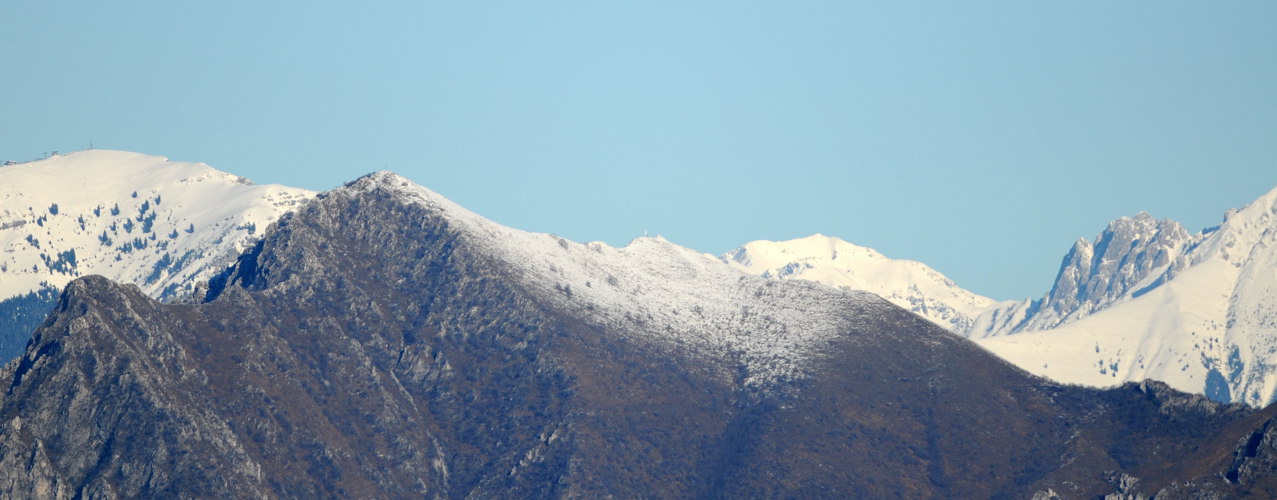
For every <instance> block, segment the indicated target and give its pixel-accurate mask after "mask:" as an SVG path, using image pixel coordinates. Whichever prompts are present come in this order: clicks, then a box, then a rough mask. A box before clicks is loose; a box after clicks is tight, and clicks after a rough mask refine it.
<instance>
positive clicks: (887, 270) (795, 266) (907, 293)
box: [722, 234, 994, 332]
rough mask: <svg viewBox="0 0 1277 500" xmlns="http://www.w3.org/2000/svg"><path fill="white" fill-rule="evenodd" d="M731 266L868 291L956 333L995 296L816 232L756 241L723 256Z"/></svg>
mask: <svg viewBox="0 0 1277 500" xmlns="http://www.w3.org/2000/svg"><path fill="white" fill-rule="evenodd" d="M722 261H723V262H726V263H727V264H728V265H731V266H732V267H735V268H737V269H740V270H742V271H744V272H747V273H750V274H756V275H760V276H764V277H768V278H780V279H788V278H797V279H803V280H809V281H816V282H819V283H823V284H825V285H829V286H833V287H836V288H842V289H851V290H864V291H868V292H872V293H875V294H878V295H880V296H882V297H883V298H885V299H887V300H889V301H891V302H892V303H895V304H896V305H898V306H901V307H903V308H905V309H908V310H910V311H913V312H914V313H917V314H919V315H921V316H923V317H925V318H927V319H929V320H931V321H932V322H934V323H936V324H938V325H940V326H943V327H945V328H948V329H950V330H952V331H955V332H965V331H966V330H967V329H968V328H969V327H970V325H971V321H972V318H974V317H975V316H976V314H978V313H979V312H980V311H981V310H982V309H984V308H987V307H989V306H991V305H993V304H994V301H993V299H990V298H988V297H983V296H980V295H976V294H974V293H971V292H970V291H967V290H965V289H962V288H961V287H959V286H957V285H956V284H955V283H954V282H953V281H951V280H949V279H948V278H946V277H945V276H944V275H942V274H940V273H939V272H937V271H936V270H934V269H931V268H930V267H927V266H926V265H925V264H922V263H920V262H915V261H911V260H897V259H891V258H888V257H886V256H884V255H883V254H881V253H879V252H878V251H877V250H874V249H872V248H868V247H862V246H859V245H854V244H852V243H848V242H846V241H843V240H842V239H839V238H836V237H832V236H825V235H823V234H814V235H811V236H807V237H805V238H798V239H794V240H789V241H765V240H760V241H753V242H750V243H747V244H745V245H744V246H742V247H740V248H738V249H736V250H733V251H731V252H728V253H726V254H724V255H723V256H722Z"/></svg>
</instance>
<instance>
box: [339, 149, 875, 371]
mask: <svg viewBox="0 0 1277 500" xmlns="http://www.w3.org/2000/svg"><path fill="white" fill-rule="evenodd" d="M378 187H382V188H386V189H388V190H390V191H391V192H393V193H395V194H396V196H399V197H402V199H404V200H406V201H409V202H412V203H419V204H422V205H425V206H429V207H431V208H433V209H435V210H437V211H438V212H439V213H442V214H444V215H445V216H446V217H447V218H448V219H449V220H450V223H451V224H452V225H453V227H455V228H458V229H459V230H460V231H461V232H462V234H463V235H464V237H466V238H468V240H469V241H470V242H471V243H472V244H473V245H474V246H475V247H478V248H482V249H484V250H486V251H487V252H489V253H490V254H491V255H492V256H494V257H496V258H499V259H501V260H502V261H505V262H508V263H510V264H512V265H514V266H516V269H518V271H519V272H520V273H521V275H522V276H521V277H520V278H521V280H522V282H523V284H524V285H525V286H527V287H528V288H530V289H532V290H535V291H536V294H537V295H538V296H540V297H544V298H547V299H548V300H552V301H555V302H556V303H557V304H558V305H560V306H562V307H565V308H569V309H577V310H578V311H579V312H581V313H582V315H581V316H582V317H588V318H592V319H593V321H595V322H597V323H598V324H599V325H601V326H605V327H609V328H611V329H613V330H615V331H637V332H646V333H648V334H650V335H651V338H649V339H648V340H649V341H655V342H660V343H662V345H670V344H673V345H678V346H681V347H683V348H686V349H687V351H688V352H691V353H693V354H699V355H709V356H713V357H716V358H719V359H723V358H724V357H739V358H740V360H741V361H743V362H744V363H745V365H746V366H747V367H748V368H749V373H748V375H747V378H746V381H745V383H746V384H747V385H748V386H751V387H765V386H767V385H768V384H770V383H773V382H776V381H782V380H792V379H796V378H801V377H803V376H804V373H805V369H806V367H807V366H809V365H808V364H807V362H808V361H810V360H811V359H812V358H813V357H816V356H819V355H820V352H821V347H822V345H823V344H824V342H823V341H825V340H828V339H831V338H833V337H834V336H836V335H839V334H841V333H843V332H845V331H846V330H845V328H846V325H847V324H848V321H849V319H848V316H849V315H852V314H863V313H865V312H866V311H885V310H887V309H889V308H891V306H890V305H888V304H887V303H886V302H885V301H882V300H881V299H880V298H878V297H876V296H873V295H872V294H868V293H863V292H847V291H840V290H836V289H834V288H830V287H825V286H821V285H817V284H801V283H780V282H777V281H774V280H767V279H763V278H760V277H758V276H751V275H748V274H745V273H742V272H740V271H737V270H735V269H732V268H731V267H728V266H726V265H724V264H723V263H722V262H721V261H719V259H718V258H717V257H714V256H712V255H709V254H704V253H700V252H696V251H694V250H690V249H687V248H684V247H681V246H678V245H675V244H672V243H670V242H668V241H666V240H665V239H663V238H661V237H651V238H649V237H644V238H637V239H635V240H634V241H632V242H631V243H630V244H629V245H626V246H624V247H621V248H614V247H611V246H609V245H606V244H604V243H601V242H592V243H584V244H583V243H576V242H573V241H569V240H566V239H564V238H561V237H558V236H555V235H551V234H543V233H529V232H525V231H520V230H517V229H512V228H508V227H505V226H501V225H499V224H497V223H495V222H492V221H490V220H488V219H485V218H483V217H481V216H479V215H476V214H474V213H473V212H470V211H469V210H467V209H465V208H462V207H461V206H459V205H457V204H455V203H453V202H452V201H450V200H448V199H447V198H444V197H443V196H440V195H438V194H436V193H434V192H432V191H430V190H428V189H426V188H424V187H421V186H419V185H417V184H415V183H412V182H411V181H409V180H407V179H405V178H403V177H401V176H399V175H397V174H393V173H390V172H379V173H376V174H372V175H370V176H367V177H365V178H363V179H361V180H359V181H356V182H354V183H352V184H351V185H350V188H351V189H355V190H372V189H376V188H378Z"/></svg>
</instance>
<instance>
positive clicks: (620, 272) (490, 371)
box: [0, 172, 1277, 499]
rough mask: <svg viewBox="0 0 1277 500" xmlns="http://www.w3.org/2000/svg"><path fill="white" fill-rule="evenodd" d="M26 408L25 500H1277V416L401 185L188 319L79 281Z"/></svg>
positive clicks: (842, 295)
mask: <svg viewBox="0 0 1277 500" xmlns="http://www.w3.org/2000/svg"><path fill="white" fill-rule="evenodd" d="M1145 295H1147V294H1145ZM1115 307H1116V306H1115ZM0 386H3V387H6V388H7V389H6V391H5V392H4V393H3V395H0V476H2V477H0V495H3V496H5V497H42V498H118V497H160V496H162V497H179V498H182V497H193V496H200V497H236V498H242V497H254V498H274V497H307V498H311V497H361V498H367V497H379V498H383V497H436V498H454V497H457V498H459V497H480V498H486V497H521V498H546V497H565V498H584V497H588V498H601V497H698V498H701V497H704V498H739V497H751V498H752V497H860V498H865V497H868V498H887V497H891V498H902V497H908V498H919V497H984V498H1035V499H1047V498H1095V497H1099V496H1103V495H1114V496H1115V497H1123V498H1137V497H1140V496H1147V495H1149V494H1156V495H1157V498H1232V497H1255V498H1271V497H1273V496H1274V495H1277V476H1274V475H1273V474H1271V471H1272V470H1273V469H1274V467H1277V418H1275V416H1274V414H1275V413H1277V407H1273V408H1268V409H1264V410H1256V409H1254V408H1251V407H1248V406H1245V405H1241V404H1222V403H1218V402H1212V401H1210V400H1208V399H1206V398H1204V397H1201V396H1194V395H1190V394H1184V393H1181V392H1178V391H1175V390H1173V389H1171V388H1169V387H1167V386H1165V385H1164V384H1160V383H1156V382H1145V383H1139V384H1135V383H1132V384H1126V385H1123V386H1120V387H1117V388H1114V389H1107V390H1102V389H1093V388H1085V387H1078V386H1070V385H1061V384H1058V383H1054V382H1050V381H1048V380H1045V379H1042V378H1039V377H1036V376H1034V375H1031V374H1029V373H1027V372H1025V371H1023V370H1021V369H1019V368H1017V367H1015V366H1013V365H1011V364H1009V363H1007V362H1005V361H1003V360H1002V359H1000V358H998V357H996V356H994V355H993V354H991V353H990V352H988V351H987V350H985V349H983V348H981V347H979V346H977V345H976V344H974V343H972V342H971V341H970V340H968V339H964V338H962V337H960V336H958V335H955V334H953V333H951V332H950V331H948V330H946V329H944V328H941V327H939V326H937V325H935V324H933V323H932V322H931V321H929V320H927V319H923V318H921V317H919V316H917V315H915V314H912V313H910V312H909V311H907V310H905V309H903V308H901V307H898V306H896V305H894V304H893V303H892V302H889V301H887V300H884V299H883V298H881V297H879V296H878V295H875V294H873V293H869V292H865V291H857V290H840V289H838V288H834V287H828V286H824V285H820V284H817V283H810V282H805V281H801V280H776V279H769V278H764V277H761V276H755V275H750V274H747V273H744V272H741V271H740V270H738V269H733V268H732V266H729V265H724V263H723V262H722V260H720V259H719V258H718V257H715V256H710V255H705V254H701V253H699V252H695V251H692V250H688V249H685V248H682V247H679V246H677V245H674V244H672V243H669V242H667V241H664V240H662V239H660V238H640V239H637V240H635V241H634V242H632V243H630V244H629V245H627V246H625V247H620V248H614V247H611V246H608V245H605V244H602V243H577V242H573V241H569V240H566V239H564V238H561V237H557V236H554V235H549V234H535V233H526V232H523V231H519V230H515V229H512V228H507V227H503V226H500V225H497V224H495V223H492V222H491V221H488V220H487V219H484V218H482V217H480V216H478V215H476V214H474V213H472V212H469V211H468V210H466V209H464V208H462V207H460V206H457V205H456V204H454V203H452V202H451V201H449V200H447V199H446V198H444V197H442V196H439V195H438V194H436V193H433V192H431V191H429V190H427V189H425V188H423V187H421V186H418V185H416V184H413V183H412V182H411V181H409V180H407V179H404V178H403V177H400V176H397V175H395V174H391V173H386V172H382V173H377V174H372V175H369V176H365V177H362V178H360V179H358V180H356V181H353V182H351V183H350V184H347V185H345V186H343V187H341V188H338V189H336V190H333V191H330V192H327V193H323V194H320V195H318V196H316V197H314V198H313V199H312V200H311V201H309V202H308V203H305V204H304V205H301V206H299V207H298V208H297V210H296V211H295V212H292V213H289V214H285V215H283V216H282V217H280V218H279V220H277V221H276V222H275V223H273V224H272V225H271V226H270V227H269V228H268V229H266V230H265V231H264V232H263V233H262V237H261V238H260V239H258V240H256V242H255V243H253V244H252V245H251V246H250V247H249V248H247V249H246V250H245V251H244V252H242V253H241V254H240V255H239V256H238V257H237V258H236V259H235V262H234V264H233V265H232V266H231V267H230V268H227V269H226V270H224V271H222V272H220V273H217V274H216V275H215V276H214V277H213V278H212V279H210V280H209V281H207V282H206V283H204V284H202V285H199V286H197V287H195V288H194V295H193V296H190V297H188V298H187V300H183V301H178V302H176V303H163V302H159V301H157V300H155V299H154V298H152V297H149V296H148V295H147V294H146V293H143V291H142V290H141V289H139V288H137V287H136V286H133V285H128V284H121V283H117V282H114V281H111V280H109V279H106V278H103V277H100V276H86V277H81V278H77V279H75V280H73V281H71V282H70V283H68V284H67V285H66V286H65V289H64V291H63V292H62V293H61V295H60V297H59V299H58V303H57V305H56V307H55V309H54V310H53V311H52V313H51V314H50V315H49V317H48V318H47V320H46V321H44V322H43V324H42V325H41V326H40V327H39V328H38V329H37V330H36V331H35V333H34V335H33V336H32V338H31V341H30V342H29V343H28V344H27V346H26V349H25V350H24V352H23V354H22V355H21V357H20V358H18V359H17V360H16V361H14V362H12V363H10V364H9V365H7V366H6V368H5V370H3V372H0Z"/></svg>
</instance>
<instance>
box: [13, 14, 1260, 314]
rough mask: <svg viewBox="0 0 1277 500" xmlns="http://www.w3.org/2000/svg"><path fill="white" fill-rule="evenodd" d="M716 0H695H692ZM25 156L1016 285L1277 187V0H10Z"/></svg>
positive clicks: (1017, 293) (1002, 289)
mask: <svg viewBox="0 0 1277 500" xmlns="http://www.w3.org/2000/svg"><path fill="white" fill-rule="evenodd" d="M689 4H694V5H689ZM0 72H2V73H3V74H0V160H4V159H13V160H27V159H32V158H36V157H39V156H40V155H42V154H43V153H45V152H47V151H51V150H61V151H71V150H76V149H81V148H84V147H87V146H88V145H89V144H90V141H92V143H93V145H94V146H95V147H98V148H110V149H124V150H132V151H139V152H144V153H150V154H157V155H163V156H168V157H170V158H173V159H175V160H185V161H202V162H205V163H208V164H210V165H213V166H214V167H217V168H220V169H222V170H226V171H230V172H233V173H236V174H240V175H245V176H248V177H250V178H252V179H254V180H255V181H257V182H260V183H282V184H289V185H294V186H301V187H307V188H312V189H328V188H331V187H334V186H336V185H339V184H340V183H342V182H344V181H347V180H350V179H352V178H354V177H357V176H359V175H361V174H363V173H367V172H370V171H374V170H381V169H390V170H394V171H397V172H400V173H402V174H404V175H406V176H408V177H410V178H412V179H414V180H416V181H418V182H419V183H421V184H423V185H426V186H427V187H430V188H431V189H434V190H435V191H438V192H440V193H442V194H444V195H445V196H448V197H450V198H452V199H454V200H456V201H458V202H459V203H461V204H463V205H466V206H468V207H469V208H471V209H472V210H475V211H476V212H479V213H480V214H483V215H486V216H488V217H489V218H492V219H494V220H496V221H498V222H501V223H504V224H507V225H511V226H515V227H519V228H522V229H527V230H534V231H545V232H554V233H556V234H560V235H563V236H566V237H569V238H571V239H575V240H579V241H590V240H603V241H606V242H608V243H611V244H614V245H621V244H624V243H626V242H627V241H629V240H630V239H631V238H633V237H635V236H641V235H642V234H644V232H647V233H650V234H662V235H664V236H665V237H666V238H668V239H669V240H671V241H673V242H675V243H679V244H682V245H686V246H689V247H692V248H696V249H699V250H702V251H706V252H712V253H720V252H724V251H727V250H729V249H732V248H734V247H736V246H738V245H740V244H742V243H745V242H747V241H750V240H754V239H788V238H794V237H800V236H805V235H808V234H811V233H815V232H822V233H825V234H829V235H834V236H839V237H842V238H844V239H847V240H848V241H851V242H853V243H857V244H861V245H865V246H870V247H874V248H877V249H878V250H880V251H882V252H884V253H886V254H887V255H889V256H892V257H898V258H910V259H916V260H920V261H923V262H926V263H928V264H930V265H931V266H933V267H935V268H937V269H938V270H940V271H941V272H943V273H945V274H947V275H948V276H949V277H950V278H953V279H954V280H955V281H956V282H958V284H960V285H962V286H965V287H967V288H969V289H972V290H974V291H976V292H978V293H983V294H986V295H990V296H992V297H994V298H999V299H1007V298H1020V297H1026V296H1038V295H1040V294H1041V293H1043V292H1045V291H1046V289H1047V288H1048V287H1049V286H1050V282H1051V280H1052V278H1053V277H1054V275H1055V272H1056V269H1057V267H1058V265H1059V261H1060V259H1061V258H1062V257H1063V255H1064V252H1065V251H1066V250H1067V249H1068V248H1069V246H1070V245H1071V244H1072V241H1073V240H1074V239H1075V238H1077V237H1079V236H1086V237H1088V238H1090V237H1093V236H1094V235H1095V234H1096V233H1097V232H1099V231H1100V230H1101V229H1102V228H1103V227H1104V225H1105V224H1106V223H1107V222H1108V221H1109V220H1110V219H1113V218H1115V217H1118V216H1122V215H1130V214H1134V213H1136V212H1138V211H1140V210H1146V211H1148V212H1150V213H1152V214H1153V215H1155V216H1158V217H1169V218H1174V219H1177V220H1180V221H1182V222H1184V223H1185V225H1186V226H1188V228H1189V229H1190V230H1191V231H1196V230H1199V229H1201V228H1202V227H1204V226H1208V225H1213V224H1215V223H1216V222H1217V221H1218V220H1219V218H1220V217H1221V216H1222V214H1223V212H1224V210H1225V209H1226V208H1228V207H1233V206H1239V205H1242V204H1245V203H1247V202H1249V201H1251V200H1252V199H1254V198H1255V197H1257V196H1258V195H1260V194H1262V193H1264V192H1266V191H1268V190H1269V189H1272V188H1273V187H1275V186H1277V2H1272V1H1255V2H1200V1H1194V2H1167V1H1157V2H1151V1H1150V2H1113V1H1090V2H1023V1H1007V2H948V1H946V2H936V3H914V2H864V3H857V2H850V1H834V2H798V3H793V2H766V3H763V2H593V1H591V2H570V1H560V2H503V3H497V2H446V3H433V2H430V3H428V2H416V1H412V2H361V3H356V2H314V1H310V2H242V1H222V2H198V3H196V2H153V1H127V0H126V1H118V2H114V1H113V2H100V1H93V2H89V1H57V2H49V1H44V0H41V1H31V0H6V1H5V2H3V3H0Z"/></svg>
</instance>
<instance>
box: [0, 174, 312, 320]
mask: <svg viewBox="0 0 1277 500" xmlns="http://www.w3.org/2000/svg"><path fill="white" fill-rule="evenodd" d="M313 196H314V193H313V192H311V191H307V190H304V189H297V188H290V187H285V186H279V185H264V186H258V185H254V184H252V183H251V182H250V181H249V180H248V179H245V178H243V177H239V176H235V175H232V174H228V173H225V172H220V171H218V170H215V169H213V168H212V167H209V166H208V165H205V164H202V163H186V162H171V161H168V160H167V159H166V158H163V157H158V156H149V155H143V154H138V153H129V152H123V151H108V150H89V151H81V152H76V153H71V154H67V155H62V156H53V157H50V158H48V159H44V160H39V161H33V162H29V163H22V164H15V165H7V166H3V167H0V300H2V299H4V298H8V297H13V296H16V295H20V294H24V293H26V292H29V291H32V290H36V289H39V288H41V287H43V286H46V285H47V286H53V287H57V288H61V287H63V286H64V285H65V284H66V283H67V282H69V281H71V280H72V279H75V278H76V277H79V276H84V275H87V274H101V275H104V276H106V277H108V278H111V279H114V280H117V281H120V282H124V283H133V284H136V285H138V286H140V287H141V288H142V289H143V290H144V291H145V292H147V293H148V294H150V295H152V296H154V297H161V298H168V297H175V296H180V295H182V294H183V293H185V292H187V291H189V290H190V289H191V287H192V285H193V284H194V283H195V282H197V281H200V280H204V279H207V278H209V277H211V276H212V275H213V274H215V273H216V272H218V271H221V270H222V269H223V268H224V267H225V266H226V265H227V264H229V263H230V262H231V261H232V260H233V259H234V257H235V256H237V255H238V254H239V253H240V252H241V251H242V250H244V249H246V248H247V246H248V245H249V244H250V242H251V241H252V240H253V239H255V238H256V237H257V236H260V234H261V232H262V231H264V230H265V229H266V227H267V226H268V225H269V224H270V223H271V222H272V221H274V220H275V219H277V218H278V217H279V216H280V215H282V214H283V213H284V212H286V211H288V210H291V209H292V208H294V207H296V206H297V205H299V204H300V203H303V202H305V201H306V200H309V199H310V198H311V197H313Z"/></svg>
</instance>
